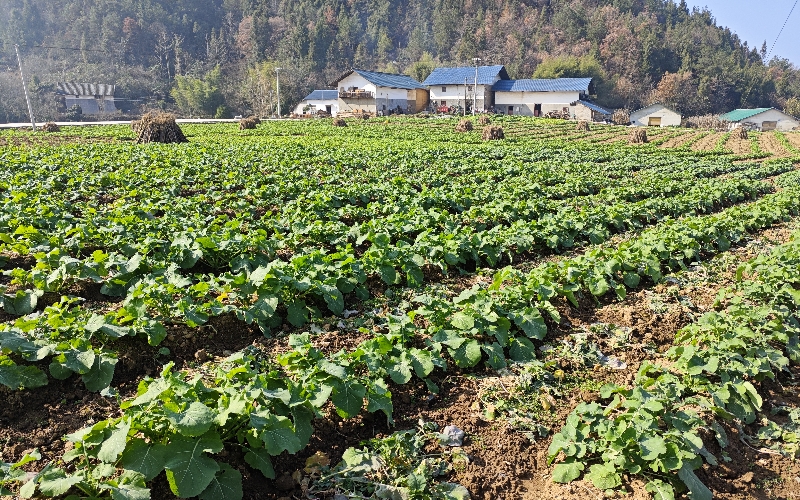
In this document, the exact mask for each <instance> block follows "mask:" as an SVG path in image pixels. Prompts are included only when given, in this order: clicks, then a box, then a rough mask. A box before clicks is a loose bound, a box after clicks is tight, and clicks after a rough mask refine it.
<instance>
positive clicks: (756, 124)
mask: <svg viewBox="0 0 800 500" xmlns="http://www.w3.org/2000/svg"><path fill="white" fill-rule="evenodd" d="M722 119H723V120H725V121H729V122H731V128H736V127H739V126H741V127H743V128H745V129H747V130H758V131H762V132H768V131H770V130H780V131H783V132H786V131H789V130H794V129H796V128H797V127H800V121H798V120H797V118H795V117H794V116H791V115H787V114H786V113H784V112H783V111H781V110H779V109H775V108H752V109H734V110H733V111H731V112H730V113H725V114H724V115H722Z"/></svg>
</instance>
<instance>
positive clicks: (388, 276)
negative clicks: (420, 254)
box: [378, 266, 397, 285]
mask: <svg viewBox="0 0 800 500" xmlns="http://www.w3.org/2000/svg"><path fill="white" fill-rule="evenodd" d="M378 272H379V273H380V275H381V279H382V280H383V282H384V283H386V284H387V285H394V284H395V283H397V270H396V269H395V268H394V266H378Z"/></svg>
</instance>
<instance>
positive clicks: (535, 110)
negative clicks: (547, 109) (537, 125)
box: [533, 104, 542, 116]
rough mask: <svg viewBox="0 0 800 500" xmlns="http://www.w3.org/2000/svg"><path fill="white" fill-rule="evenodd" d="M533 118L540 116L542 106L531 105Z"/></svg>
mask: <svg viewBox="0 0 800 500" xmlns="http://www.w3.org/2000/svg"><path fill="white" fill-rule="evenodd" d="M533 116H542V105H541V104H534V105H533Z"/></svg>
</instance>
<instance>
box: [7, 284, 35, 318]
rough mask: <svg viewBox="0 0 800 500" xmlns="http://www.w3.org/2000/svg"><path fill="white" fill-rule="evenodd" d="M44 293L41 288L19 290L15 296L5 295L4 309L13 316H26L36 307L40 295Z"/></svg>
mask: <svg viewBox="0 0 800 500" xmlns="http://www.w3.org/2000/svg"><path fill="white" fill-rule="evenodd" d="M42 294H43V292H42V291H41V290H35V291H30V290H24V291H23V290H17V292H16V293H15V294H14V295H13V296H12V295H3V296H2V303H3V309H5V310H6V312H7V313H8V314H11V315H13V316H25V315H26V314H30V313H32V312H33V311H34V310H35V309H36V304H38V302H39V297H41V296H42Z"/></svg>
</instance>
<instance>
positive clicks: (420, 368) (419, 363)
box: [407, 349, 434, 378]
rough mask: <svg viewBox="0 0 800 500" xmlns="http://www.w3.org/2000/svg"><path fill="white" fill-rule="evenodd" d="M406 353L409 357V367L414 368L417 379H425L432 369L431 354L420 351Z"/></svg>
mask: <svg viewBox="0 0 800 500" xmlns="http://www.w3.org/2000/svg"><path fill="white" fill-rule="evenodd" d="M407 352H408V354H409V356H410V357H411V366H413V367H414V373H416V374H417V377H419V378H425V377H427V376H428V375H430V373H431V372H432V371H433V369H434V364H433V354H431V353H430V351H425V350H422V349H410V350H408V351H407Z"/></svg>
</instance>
